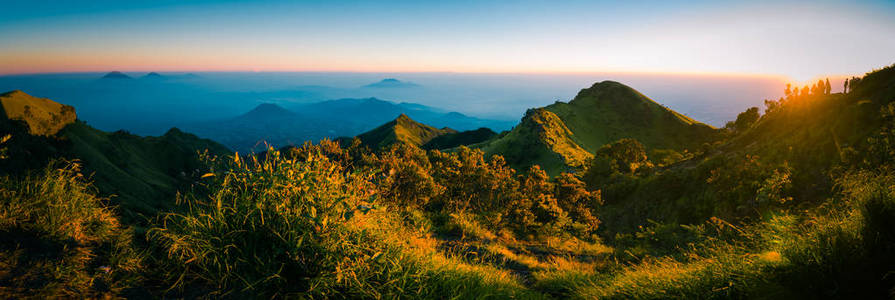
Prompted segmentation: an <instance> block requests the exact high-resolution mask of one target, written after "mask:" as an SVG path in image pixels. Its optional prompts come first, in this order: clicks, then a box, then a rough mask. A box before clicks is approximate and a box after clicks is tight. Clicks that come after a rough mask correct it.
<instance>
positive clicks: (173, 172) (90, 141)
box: [60, 122, 230, 218]
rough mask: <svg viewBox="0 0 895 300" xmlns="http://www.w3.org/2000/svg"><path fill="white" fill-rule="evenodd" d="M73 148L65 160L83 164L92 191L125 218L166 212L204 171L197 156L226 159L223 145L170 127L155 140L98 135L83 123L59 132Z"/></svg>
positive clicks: (112, 133) (129, 136)
mask: <svg viewBox="0 0 895 300" xmlns="http://www.w3.org/2000/svg"><path fill="white" fill-rule="evenodd" d="M60 135H61V136H63V137H64V138H66V139H67V140H68V141H70V143H71V144H72V147H71V150H70V151H71V153H70V156H71V157H73V158H77V159H80V160H81V161H83V163H84V167H85V170H84V172H85V173H86V174H92V176H93V180H94V181H95V184H96V187H97V188H99V190H100V192H102V193H103V194H105V195H114V196H113V197H112V200H113V202H114V203H116V204H118V205H120V206H121V208H122V213H123V214H124V217H127V218H130V217H136V216H138V215H144V216H154V215H155V214H156V213H157V212H159V211H164V210H170V209H171V208H172V207H173V205H174V203H173V202H172V201H171V199H172V198H173V197H174V195H175V194H176V192H177V191H178V189H181V188H186V187H189V184H190V183H192V181H194V180H196V179H197V178H198V176H200V175H202V174H201V173H199V172H200V171H201V170H203V165H202V163H201V162H200V160H199V153H200V152H204V151H205V150H208V153H209V154H211V155H225V154H228V153H230V151H229V150H228V149H227V148H225V147H224V146H222V145H220V144H217V143H215V142H212V141H210V140H206V139H199V138H198V137H196V136H195V135H192V134H188V133H184V132H182V131H180V130H178V129H177V128H172V129H171V130H169V131H168V132H167V133H165V134H164V135H162V136H158V137H140V136H136V135H133V134H129V133H127V132H123V131H118V132H103V131H100V130H97V129H94V128H92V127H90V126H88V125H86V124H84V123H81V122H78V123H75V124H71V125H69V126H68V127H66V128H65V129H63V130H62V131H61V132H60Z"/></svg>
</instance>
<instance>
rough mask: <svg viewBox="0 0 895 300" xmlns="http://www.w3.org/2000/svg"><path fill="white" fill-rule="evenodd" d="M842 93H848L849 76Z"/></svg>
mask: <svg viewBox="0 0 895 300" xmlns="http://www.w3.org/2000/svg"><path fill="white" fill-rule="evenodd" d="M842 93H843V94H848V78H846V79H845V82H843V83H842Z"/></svg>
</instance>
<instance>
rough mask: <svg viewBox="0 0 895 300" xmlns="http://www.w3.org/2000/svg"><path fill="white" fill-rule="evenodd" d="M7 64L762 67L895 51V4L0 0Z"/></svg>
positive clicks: (797, 66)
mask: <svg viewBox="0 0 895 300" xmlns="http://www.w3.org/2000/svg"><path fill="white" fill-rule="evenodd" d="M0 2H2V3H0V7H2V8H3V9H2V10H0V41H2V42H0V74H9V73H36V72H69V71H108V70H112V69H115V70H124V71H130V70H133V71H137V70H156V71H176V70H190V71H203V70H205V71H214V70H228V71H321V70H322V71H381V72H393V71H402V72H406V71H423V72H444V71H454V72H669V73H735V74H736V73H747V74H768V75H780V76H787V77H790V78H792V79H794V80H809V79H812V78H813V77H815V76H821V75H842V74H855V73H862V72H864V71H868V70H869V69H871V68H874V67H882V66H885V65H889V64H892V63H893V62H895V3H893V2H895V1H848V2H846V1H841V2H835V1H811V2H808V1H788V2H787V1H748V2H746V1H737V2H723V1H722V2H719V1H629V2H630V3H616V2H608V1H607V2H601V1H431V2H428V1H303V2H295V1H267V2H259V1H164V0H163V1H146V2H140V1H90V2H85V3H76V1H0Z"/></svg>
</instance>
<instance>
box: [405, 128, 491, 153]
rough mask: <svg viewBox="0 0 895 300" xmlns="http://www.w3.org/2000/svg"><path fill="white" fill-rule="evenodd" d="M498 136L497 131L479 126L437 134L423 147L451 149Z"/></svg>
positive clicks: (428, 148) (427, 148)
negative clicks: (474, 128)
mask: <svg viewBox="0 0 895 300" xmlns="http://www.w3.org/2000/svg"><path fill="white" fill-rule="evenodd" d="M495 136H497V133H496V132H494V131H493V130H491V129H488V128H484V127H482V128H479V129H476V130H467V131H461V132H456V133H448V134H444V135H440V136H437V137H435V138H433V139H432V140H430V141H428V142H426V143H425V144H423V145H422V146H421V148H423V149H426V150H432V149H439V150H442V149H450V148H456V147H460V146H465V145H472V144H478V143H481V142H484V141H487V140H489V139H491V138H493V137H495Z"/></svg>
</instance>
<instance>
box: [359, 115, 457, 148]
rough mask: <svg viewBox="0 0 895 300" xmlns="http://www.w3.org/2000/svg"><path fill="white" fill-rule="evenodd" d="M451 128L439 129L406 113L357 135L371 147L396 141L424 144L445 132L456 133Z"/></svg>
mask: <svg viewBox="0 0 895 300" xmlns="http://www.w3.org/2000/svg"><path fill="white" fill-rule="evenodd" d="M456 132H457V131H456V130H453V129H450V128H442V129H438V128H435V127H432V126H429V125H425V124H421V123H418V122H416V121H414V120H412V119H410V117H408V116H407V115H405V114H401V115H400V116H398V118H396V119H394V120H392V121H391V122H388V123H385V124H383V125H382V126H379V127H376V128H375V129H373V130H370V131H368V132H365V133H363V134H360V135H358V136H357V138H358V139H360V141H361V143H363V144H364V145H367V146H369V147H371V148H382V147H386V146H389V145H392V144H396V143H406V144H411V145H415V146H422V145H423V144H425V143H426V142H428V141H430V140H432V139H433V138H435V137H437V136H441V135H445V134H450V133H456Z"/></svg>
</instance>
